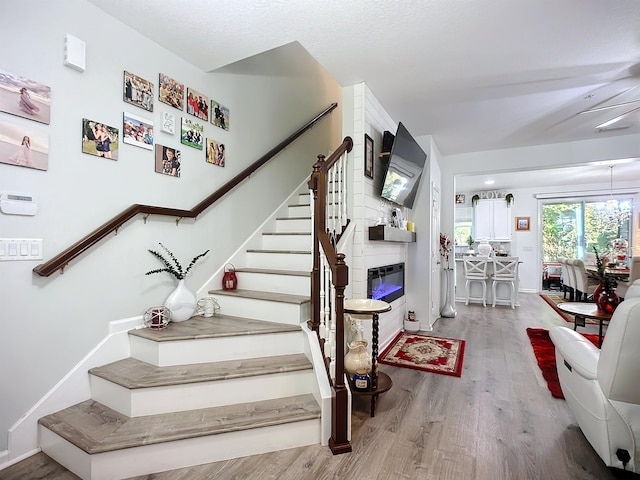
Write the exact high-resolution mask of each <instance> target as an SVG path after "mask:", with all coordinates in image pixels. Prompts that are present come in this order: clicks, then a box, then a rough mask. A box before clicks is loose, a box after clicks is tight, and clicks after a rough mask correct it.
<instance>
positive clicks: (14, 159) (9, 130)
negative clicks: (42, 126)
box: [0, 122, 49, 170]
mask: <svg viewBox="0 0 640 480" xmlns="http://www.w3.org/2000/svg"><path fill="white" fill-rule="evenodd" d="M0 163H6V164H8V165H17V166H19V167H27V168H35V169H36V170H47V169H48V168H49V136H48V135H46V134H45V133H43V132H40V131H38V130H36V129H32V128H30V127H25V126H23V125H14V124H12V123H5V122H0Z"/></svg>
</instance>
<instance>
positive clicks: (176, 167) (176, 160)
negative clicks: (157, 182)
mask: <svg viewBox="0 0 640 480" xmlns="http://www.w3.org/2000/svg"><path fill="white" fill-rule="evenodd" d="M180 156H181V155H180V150H177V149H175V148H173V147H167V146H165V145H159V144H157V143H156V162H155V164H156V172H158V173H162V174H163V175H171V176H172V177H179V176H180Z"/></svg>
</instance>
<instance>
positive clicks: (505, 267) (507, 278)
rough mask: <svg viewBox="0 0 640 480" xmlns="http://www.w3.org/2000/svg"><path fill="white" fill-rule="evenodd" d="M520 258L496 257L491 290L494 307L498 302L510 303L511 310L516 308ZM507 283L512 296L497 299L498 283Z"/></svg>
mask: <svg viewBox="0 0 640 480" xmlns="http://www.w3.org/2000/svg"><path fill="white" fill-rule="evenodd" d="M519 261H520V258H519V257H496V258H494V259H493V283H492V285H491V289H492V291H493V305H492V306H493V307H495V306H496V301H501V302H509V303H510V304H511V308H515V306H516V281H517V280H518V262H519ZM501 282H502V283H506V284H507V285H509V287H510V292H511V294H510V295H509V298H505V299H500V300H498V299H497V295H496V286H497V285H498V283H501Z"/></svg>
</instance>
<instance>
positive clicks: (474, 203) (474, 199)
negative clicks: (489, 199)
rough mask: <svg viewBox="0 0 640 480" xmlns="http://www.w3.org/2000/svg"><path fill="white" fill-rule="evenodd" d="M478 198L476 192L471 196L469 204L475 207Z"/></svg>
mask: <svg viewBox="0 0 640 480" xmlns="http://www.w3.org/2000/svg"><path fill="white" fill-rule="evenodd" d="M478 200H480V195H478V194H477V193H476V194H475V195H474V196H473V197H471V206H472V207H475V206H476V203H478Z"/></svg>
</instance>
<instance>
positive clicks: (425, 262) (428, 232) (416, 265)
mask: <svg viewBox="0 0 640 480" xmlns="http://www.w3.org/2000/svg"><path fill="white" fill-rule="evenodd" d="M416 141H417V142H418V143H419V144H420V146H421V147H422V149H423V150H424V151H425V152H427V164H426V165H425V172H424V174H423V179H422V181H421V182H420V190H419V191H418V194H417V195H416V202H415V204H414V207H413V211H412V216H413V220H414V222H415V224H416V243H412V244H410V245H409V251H408V256H409V262H408V267H407V274H408V278H409V280H408V294H407V303H408V304H409V305H411V307H412V308H411V310H414V311H415V312H416V318H417V319H418V320H419V321H420V328H421V330H431V329H432V328H433V324H434V323H435V322H436V320H437V319H438V318H439V316H440V309H441V306H442V304H443V302H444V298H441V292H442V294H443V295H444V289H443V288H441V287H442V286H443V285H444V271H442V278H440V279H439V281H438V282H437V283H435V284H434V282H433V281H432V278H431V270H432V267H434V265H435V264H437V262H439V261H440V250H439V244H438V239H437V238H438V237H439V235H440V232H434V231H433V229H432V225H431V219H432V205H433V200H434V198H433V189H434V188H436V189H438V190H440V188H441V187H440V178H441V172H440V163H439V162H440V151H439V150H438V146H437V145H436V144H435V142H434V141H433V138H432V137H431V136H430V135H426V136H422V137H418V138H416ZM440 203H442V198H440ZM441 267H443V265H441V266H440V267H438V268H441ZM432 305H433V306H434V308H433V309H432V308H431V307H432Z"/></svg>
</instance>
